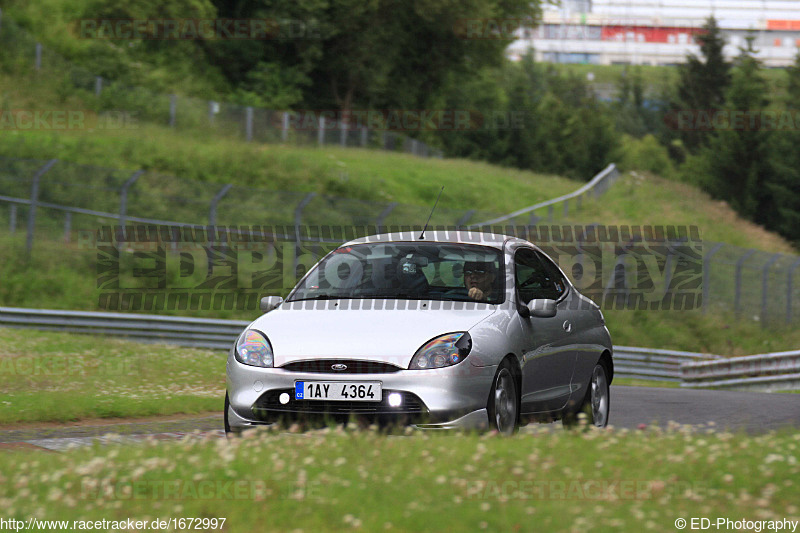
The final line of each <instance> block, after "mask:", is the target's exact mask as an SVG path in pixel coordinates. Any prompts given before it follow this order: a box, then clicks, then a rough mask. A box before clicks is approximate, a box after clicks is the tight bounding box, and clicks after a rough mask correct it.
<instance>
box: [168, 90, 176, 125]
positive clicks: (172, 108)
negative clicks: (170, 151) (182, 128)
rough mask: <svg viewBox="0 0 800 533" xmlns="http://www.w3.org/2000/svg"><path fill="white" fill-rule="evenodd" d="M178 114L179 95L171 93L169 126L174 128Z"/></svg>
mask: <svg viewBox="0 0 800 533" xmlns="http://www.w3.org/2000/svg"><path fill="white" fill-rule="evenodd" d="M177 114H178V97H177V95H174V94H171V95H169V127H170V128H174V127H175V122H176V118H177Z"/></svg>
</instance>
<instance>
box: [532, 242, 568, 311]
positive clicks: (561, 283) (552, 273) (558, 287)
mask: <svg viewBox="0 0 800 533" xmlns="http://www.w3.org/2000/svg"><path fill="white" fill-rule="evenodd" d="M536 255H537V256H538V257H539V259H540V260H541V262H542V264H543V265H544V269H545V272H547V277H548V278H549V279H550V281H551V283H552V284H553V288H554V289H555V291H556V296H555V298H553V300H558V299H559V298H561V296H562V295H563V294H564V291H566V290H567V282H566V281H565V280H564V276H563V275H562V274H561V271H560V270H559V269H558V267H557V266H556V264H555V263H553V261H552V260H551V259H550V258H549V257H547V256H546V255H544V254H542V253H539V252H537V253H536Z"/></svg>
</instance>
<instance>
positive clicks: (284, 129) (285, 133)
mask: <svg viewBox="0 0 800 533" xmlns="http://www.w3.org/2000/svg"><path fill="white" fill-rule="evenodd" d="M288 139H289V113H287V112H286V111H284V112H283V114H282V115H281V141H283V142H286V141H287V140H288Z"/></svg>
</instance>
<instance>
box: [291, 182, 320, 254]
mask: <svg viewBox="0 0 800 533" xmlns="http://www.w3.org/2000/svg"><path fill="white" fill-rule="evenodd" d="M316 195H317V193H315V192H310V193H308V194H307V195H306V196H305V198H303V199H302V200H300V203H299V204H297V207H295V208H294V239H295V242H296V243H297V244H298V245H299V244H300V222H301V219H302V218H303V209H305V207H306V206H307V205H308V203H309V202H310V201H311V200H313V199H314V197H315V196H316Z"/></svg>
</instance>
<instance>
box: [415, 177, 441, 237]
mask: <svg viewBox="0 0 800 533" xmlns="http://www.w3.org/2000/svg"><path fill="white" fill-rule="evenodd" d="M443 192H444V185H442V190H440V191H439V196H437V197H436V202H435V203H434V204H433V209H431V214H430V215H428V220H427V221H426V222H425V227H424V228H422V233H420V234H419V238H420V240H422V239H424V238H425V230H426V229H428V224H429V223H430V221H431V217H432V216H433V212H434V211H435V210H436V206H437V205H439V198H441V197H442V193H443Z"/></svg>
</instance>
